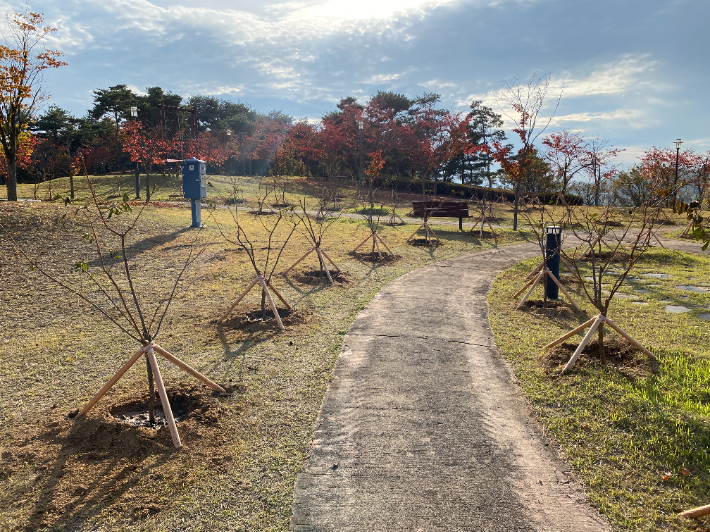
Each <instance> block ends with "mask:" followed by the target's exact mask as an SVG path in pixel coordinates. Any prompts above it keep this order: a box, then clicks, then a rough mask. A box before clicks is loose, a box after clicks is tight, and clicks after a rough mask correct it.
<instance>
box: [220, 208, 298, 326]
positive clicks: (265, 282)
mask: <svg viewBox="0 0 710 532" xmlns="http://www.w3.org/2000/svg"><path fill="white" fill-rule="evenodd" d="M264 202H265V199H264V200H263V201H262V204H263V203H264ZM228 210H229V213H230V214H231V216H232V219H233V221H234V224H235V226H236V232H233V231H232V232H230V231H228V230H227V229H226V228H225V227H224V226H223V225H222V224H220V223H219V222H218V220H217V218H216V216H214V211H213V213H212V214H213V219H214V220H215V222H216V224H217V227H218V228H219V232H220V234H221V235H222V237H223V238H224V239H225V240H226V241H227V242H229V243H230V244H232V245H234V246H237V247H238V248H239V249H241V250H243V251H244V252H245V253H246V254H247V256H248V257H249V262H250V263H251V265H252V268H253V269H254V273H255V274H256V275H255V277H254V279H253V280H252V281H251V283H250V284H249V286H248V287H247V289H246V290H244V292H242V294H241V295H240V296H239V297H238V298H237V299H236V300H235V301H234V303H232V305H231V306H230V307H229V309H228V310H227V312H225V313H224V315H223V316H222V317H221V318H220V319H219V321H220V322H222V321H224V320H225V319H227V317H228V316H229V315H230V314H231V312H232V310H234V308H235V307H236V306H237V305H238V304H239V302H240V301H241V300H242V299H244V298H245V297H246V295H247V294H248V293H249V292H250V291H251V290H252V288H254V287H255V286H257V285H258V286H259V287H260V288H261V319H262V321H264V322H266V318H267V316H266V302H267V300H268V302H269V306H270V307H271V311H272V312H273V314H274V319H275V320H276V323H277V324H278V327H279V329H281V330H282V331H284V330H286V329H285V327H284V325H283V322H282V321H281V316H280V315H279V312H278V310H277V308H276V304H275V303H274V300H273V298H272V297H271V293H270V292H273V293H274V294H275V295H276V297H278V298H279V299H280V300H281V302H282V303H283V304H284V305H286V308H287V309H288V310H292V308H291V305H289V304H288V301H286V300H285V299H284V297H283V296H282V295H281V294H280V293H279V291H278V290H276V288H275V287H274V286H273V285H272V284H271V278H272V277H273V275H274V272H275V271H276V268H277V267H278V264H279V260H280V259H281V254H282V253H283V251H284V249H285V248H286V245H287V244H288V242H289V240H290V239H291V236H292V235H293V233H294V232H295V231H296V224H294V225H293V226H292V227H291V229H290V231H289V232H288V233H287V234H286V237H285V238H284V239H283V240H280V241H277V240H276V236H277V233H278V229H279V227H282V226H284V225H285V223H284V221H285V211H284V210H283V209H279V210H278V211H276V212H274V214H275V215H276V218H273V217H268V218H267V217H265V216H259V215H257V213H256V212H255V213H254V214H255V216H254V218H255V219H256V220H257V221H258V222H259V224H260V225H261V229H262V231H261V236H262V237H263V238H262V239H261V240H258V241H257V240H256V239H255V238H254V237H253V236H251V237H250V236H249V233H250V230H248V229H247V228H246V227H245V225H244V224H242V223H241V222H240V218H239V210H238V208H237V207H236V205H235V208H234V210H232V209H228ZM264 246H265V247H264Z"/></svg>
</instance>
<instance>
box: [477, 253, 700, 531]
mask: <svg viewBox="0 0 710 532" xmlns="http://www.w3.org/2000/svg"><path fill="white" fill-rule="evenodd" d="M537 262H539V260H537V259H535V260H530V261H525V262H523V263H520V264H518V265H516V266H515V267H513V268H510V269H509V270H507V271H505V272H503V273H502V274H501V275H500V276H499V277H498V278H497V279H496V281H495V285H494V288H493V291H492V292H491V294H490V296H489V304H490V319H491V323H492V326H493V329H494V332H495V336H496V342H497V344H498V346H499V348H500V350H501V352H502V353H503V354H504V355H505V356H506V357H507V358H508V359H509V360H510V361H511V363H512V365H513V367H514V370H515V373H516V375H517V377H518V378H519V380H520V383H521V385H522V388H523V390H524V392H525V394H526V395H527V397H528V398H529V400H530V402H531V404H532V406H533V408H534V409H535V411H536V412H537V414H538V415H539V417H540V418H541V420H542V422H543V423H544V425H545V427H546V430H547V431H549V433H551V434H552V435H553V436H554V438H555V439H556V440H557V442H558V443H559V445H560V447H561V448H562V450H563V451H564V452H565V453H566V454H567V455H568V457H569V459H570V461H571V463H572V464H573V466H574V467H575V469H576V470H577V471H578V472H579V474H580V476H581V478H582V480H583V482H584V484H585V485H586V487H587V488H588V490H589V498H590V500H591V502H592V504H594V505H595V506H596V507H597V508H599V510H600V511H601V512H602V513H604V514H605V515H606V516H607V517H608V518H609V520H610V522H611V523H612V525H613V526H614V527H615V529H618V530H710V520H708V518H704V519H701V520H700V521H692V520H689V519H683V518H679V517H677V515H676V514H677V513H678V512H680V511H682V510H686V509H689V508H691V507H694V506H700V505H705V504H708V503H710V392H709V390H710V388H709V386H710V352H709V351H708V346H709V345H710V322H709V321H706V319H707V318H710V293H708V292H693V291H691V290H689V289H688V287H700V288H703V287H705V288H710V259H708V258H707V257H704V256H698V255H690V254H684V253H681V252H676V251H669V250H662V249H660V248H652V249H651V250H650V251H648V252H647V253H646V254H645V255H644V256H643V258H642V261H641V262H640V263H639V264H638V265H637V267H636V268H634V269H633V270H632V272H631V274H632V275H633V278H632V279H631V280H630V282H628V283H627V284H625V285H624V286H623V287H622V289H621V292H623V293H622V294H621V297H619V298H618V299H615V301H614V302H613V303H612V306H611V307H610V311H609V317H610V318H612V319H613V320H614V321H615V322H616V323H617V324H618V325H619V326H620V327H621V328H623V329H625V330H626V331H627V332H628V333H630V334H631V335H632V336H633V337H635V338H636V339H637V340H639V341H640V342H641V343H642V344H643V345H644V346H645V347H647V348H648V349H649V350H650V351H651V352H652V353H654V354H655V355H656V357H657V362H652V361H648V360H647V359H646V358H645V357H644V356H643V355H642V354H641V353H639V352H638V351H635V350H632V349H628V348H626V347H624V343H622V342H620V341H619V339H618V337H616V336H615V335H612V334H609V332H607V334H606V336H607V340H610V341H611V342H612V345H613V346H615V347H614V353H615V354H613V355H612V356H611V358H608V359H607V360H608V364H607V365H606V366H605V367H603V366H601V365H600V364H599V359H598V356H596V341H595V345H594V346H593V349H590V348H587V349H586V350H585V352H584V354H583V355H582V356H581V357H580V360H579V361H578V362H577V365H576V366H575V367H574V368H573V370H572V371H571V372H570V373H569V374H566V375H563V376H560V370H561V369H562V367H563V366H564V362H565V361H566V360H567V359H568V358H569V355H570V354H571V351H573V350H574V349H575V348H576V345H577V344H578V343H579V342H580V341H581V338H582V337H581V336H575V337H573V338H571V339H570V340H568V342H569V343H568V344H565V346H564V347H563V348H557V349H555V350H553V351H552V352H551V353H546V352H543V350H542V347H543V346H544V345H546V344H547V343H549V342H551V341H552V340H554V339H556V338H558V337H559V336H561V335H562V334H563V333H565V332H567V331H569V330H571V329H572V328H574V327H575V326H577V325H578V324H581V323H582V322H583V321H586V320H587V319H588V318H589V317H591V316H593V315H595V314H597V312H596V311H595V309H594V308H593V307H592V306H591V305H590V304H583V303H584V299H583V296H582V293H581V290H580V289H579V286H578V285H577V286H576V285H575V284H574V283H572V282H570V280H569V277H567V279H568V280H567V285H568V286H569V287H571V288H572V291H571V293H572V295H573V297H574V298H575V300H576V301H577V302H578V303H580V304H582V307H583V309H584V310H585V311H586V312H585V313H584V314H582V313H574V312H572V311H571V310H570V309H569V308H568V307H567V306H566V305H565V306H558V307H555V308H527V309H524V310H519V311H517V310H513V308H512V307H511V303H512V296H513V294H515V292H517V290H518V289H519V288H520V287H521V286H522V283H523V279H524V277H525V274H526V273H527V272H528V271H530V270H531V269H532V268H533V267H534V266H535V265H536V264H537ZM563 272H564V270H563ZM649 274H650V275H649ZM656 274H666V275H667V276H668V277H666V276H663V275H661V276H659V275H656ZM659 277H661V278H659ZM677 287H681V288H677ZM536 290H539V291H538V292H537V293H536V295H535V294H534V295H533V297H532V299H536V298H537V299H540V298H541V297H542V292H541V289H536ZM669 305H673V306H684V307H686V308H688V309H690V311H689V312H684V313H682V314H672V313H668V312H666V311H665V308H666V306H669ZM703 318H706V319H703ZM607 356H609V354H608V353H607Z"/></svg>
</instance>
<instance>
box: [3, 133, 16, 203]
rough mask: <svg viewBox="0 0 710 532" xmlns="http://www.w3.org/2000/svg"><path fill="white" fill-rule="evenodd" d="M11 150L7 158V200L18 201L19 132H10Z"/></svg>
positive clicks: (6, 155)
mask: <svg viewBox="0 0 710 532" xmlns="http://www.w3.org/2000/svg"><path fill="white" fill-rule="evenodd" d="M10 150H12V151H11V153H6V154H5V157H6V158H7V201H17V132H16V131H12V132H11V133H10Z"/></svg>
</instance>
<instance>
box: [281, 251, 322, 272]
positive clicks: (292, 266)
mask: <svg viewBox="0 0 710 532" xmlns="http://www.w3.org/2000/svg"><path fill="white" fill-rule="evenodd" d="M316 250H317V248H311V249H309V250H308V251H307V252H306V254H305V255H303V257H301V258H300V259H298V260H297V261H296V262H294V263H293V264H292V265H291V267H290V268H289V269H288V270H286V271H284V272H282V273H281V275H286V274H287V273H288V272H290V271H291V270H293V269H294V268H295V267H296V265H297V264H298V263H299V262H301V261H302V260H303V259H305V258H306V257H307V256H308V255H310V254H311V253H313V252H314V251H316Z"/></svg>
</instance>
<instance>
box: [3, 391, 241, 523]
mask: <svg viewBox="0 0 710 532" xmlns="http://www.w3.org/2000/svg"><path fill="white" fill-rule="evenodd" d="M165 386H166V390H167V393H168V399H169V400H170V403H171V407H172V411H173V413H174V414H175V417H176V421H177V423H178V425H177V427H178V431H179V433H180V438H181V440H182V444H183V447H182V448H181V449H180V450H178V449H175V447H174V446H173V443H172V440H171V437H170V431H169V429H168V428H167V427H166V426H165V424H164V422H162V421H161V419H160V418H161V417H162V416H160V415H157V416H156V417H157V418H158V422H157V423H155V424H154V425H151V424H149V423H148V422H147V412H148V391H147V384H146V383H145V381H144V380H142V381H139V382H137V383H136V384H134V385H133V386H131V387H129V388H124V389H120V388H114V389H113V390H111V391H109V393H107V394H106V395H105V396H104V397H103V398H102V399H101V400H100V401H99V403H98V404H97V405H96V406H95V407H94V408H93V409H92V410H91V411H90V412H89V413H88V415H87V416H81V417H77V416H76V411H73V412H69V413H67V412H61V411H59V409H54V410H50V411H49V412H48V413H47V414H46V415H40V416H38V418H37V419H36V420H35V423H36V425H35V426H34V427H33V429H31V431H30V433H29V434H28V433H26V432H25V433H22V434H19V433H18V434H15V435H13V436H14V437H13V439H12V440H10V441H9V442H8V443H7V444H6V445H5V446H3V449H2V451H3V452H2V455H1V458H0V475H2V477H3V479H9V480H8V481H7V482H6V486H7V487H8V489H9V492H10V493H6V496H7V497H6V498H9V499H17V501H18V502H19V500H20V499H21V500H23V501H27V500H29V501H31V502H32V505H33V510H32V513H31V514H30V515H28V517H27V522H26V530H37V529H40V528H51V529H65V528H66V529H73V528H75V527H76V526H78V525H80V524H81V523H85V522H86V521H87V520H90V519H91V518H93V517H95V516H96V515H95V514H96V512H97V511H98V510H97V509H99V508H100V509H101V513H102V515H106V514H108V515H109V516H114V518H116V519H117V520H118V521H123V524H124V525H126V526H129V527H130V526H131V524H130V521H139V520H141V519H143V518H145V517H148V516H150V515H153V514H156V513H159V512H160V511H161V510H162V509H163V508H165V507H167V506H169V505H170V504H171V500H170V498H169V497H168V496H167V495H165V494H166V493H170V492H174V491H175V490H178V489H179V487H180V486H182V487H183V488H185V487H186V486H189V485H190V484H192V483H193V482H194V481H196V480H197V475H198V474H197V473H195V471H193V469H192V468H191V467H186V466H188V465H189V464H191V463H199V464H200V468H202V471H201V473H199V474H204V470H205V468H206V469H211V470H213V473H212V474H217V473H218V472H219V471H220V470H221V469H222V468H223V467H224V466H223V464H224V463H225V461H231V460H232V456H231V455H230V454H229V449H228V448H229V445H227V442H226V440H225V438H224V436H223V434H222V432H223V429H222V427H221V423H222V420H223V419H224V417H225V416H230V417H231V416H239V415H240V414H241V411H242V408H243V407H242V403H238V402H236V401H235V398H236V397H238V396H239V395H241V394H243V392H244V387H243V386H225V389H226V390H227V392H226V394H220V393H217V392H213V391H212V390H211V389H209V388H207V387H205V386H203V385H201V384H199V383H195V382H194V381H180V382H176V381H171V380H168V379H166V381H165ZM156 396H157V393H156ZM226 398H231V400H230V401H229V403H227V402H225V399H226ZM156 405H157V408H156V413H157V412H160V414H162V408H160V400H159V398H156ZM25 429H26V427H25ZM23 430H24V429H23ZM28 475H29V477H28ZM30 477H31V479H30ZM126 519H128V522H126Z"/></svg>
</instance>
